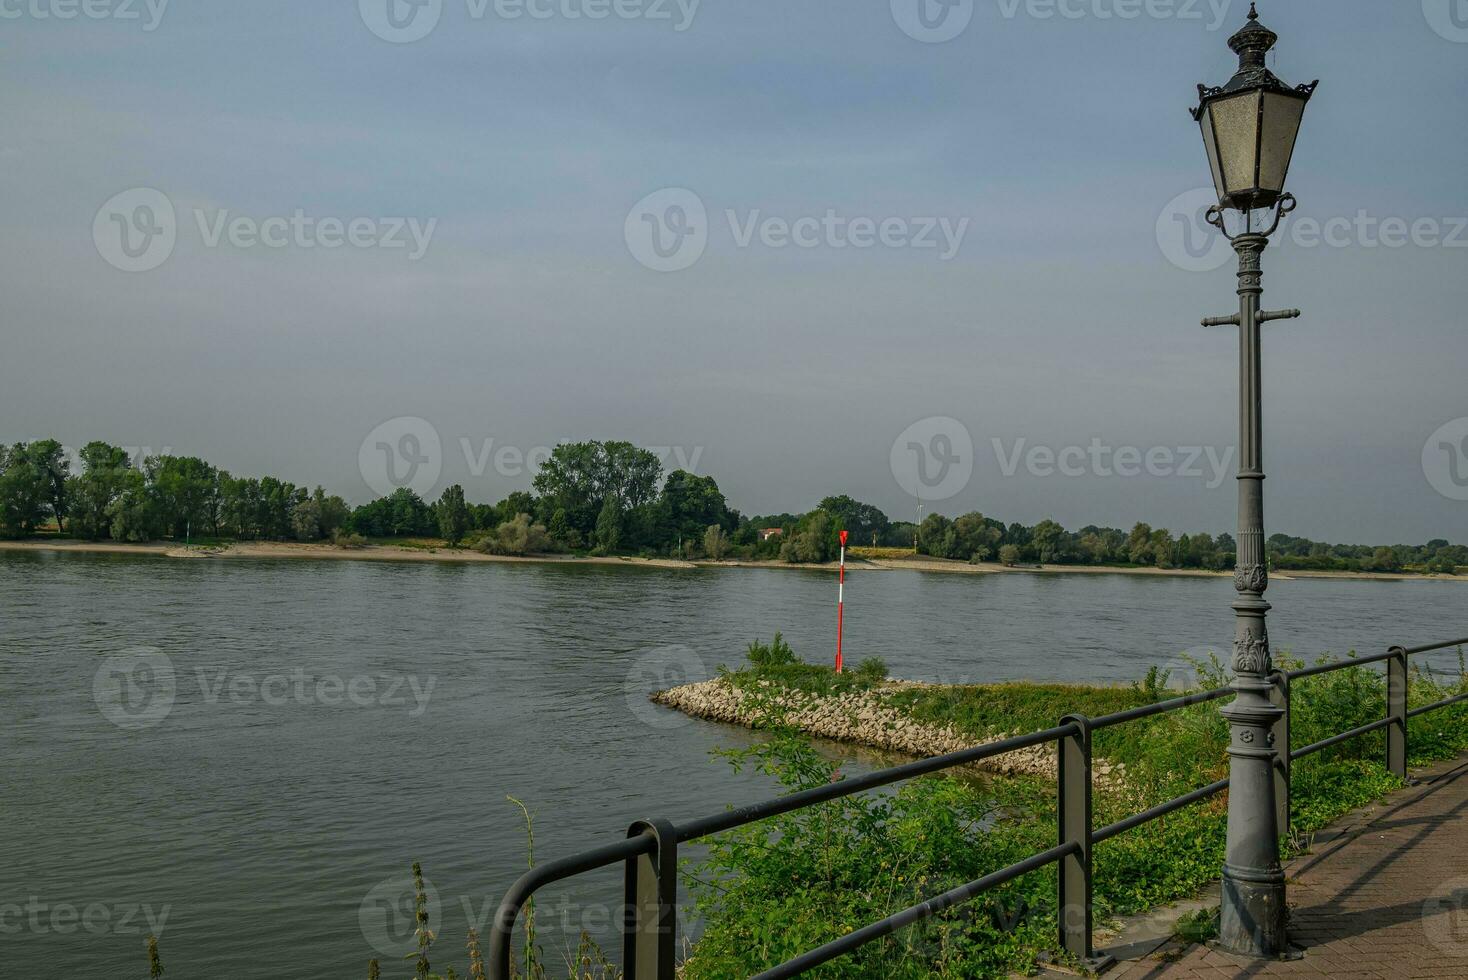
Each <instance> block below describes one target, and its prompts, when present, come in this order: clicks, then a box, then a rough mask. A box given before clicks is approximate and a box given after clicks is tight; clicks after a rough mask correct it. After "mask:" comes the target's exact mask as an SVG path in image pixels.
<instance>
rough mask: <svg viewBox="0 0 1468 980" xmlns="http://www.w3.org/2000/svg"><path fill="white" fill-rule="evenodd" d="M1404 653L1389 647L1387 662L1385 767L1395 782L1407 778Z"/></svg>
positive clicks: (1405, 652)
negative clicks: (1389, 652)
mask: <svg viewBox="0 0 1468 980" xmlns="http://www.w3.org/2000/svg"><path fill="white" fill-rule="evenodd" d="M1407 684H1408V680H1407V651H1406V650H1405V649H1404V648H1402V647H1392V648H1391V657H1390V658H1388V660H1387V662H1386V716H1387V718H1389V719H1390V720H1391V724H1390V725H1387V726H1386V767H1387V769H1389V770H1390V771H1391V773H1392V775H1394V776H1396V777H1397V778H1398V779H1406V778H1407Z"/></svg>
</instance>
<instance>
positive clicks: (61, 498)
mask: <svg viewBox="0 0 1468 980" xmlns="http://www.w3.org/2000/svg"><path fill="white" fill-rule="evenodd" d="M26 455H27V456H28V457H29V458H30V460H31V462H32V463H34V464H35V465H36V466H38V467H39V468H40V469H41V472H42V473H43V474H44V475H45V480H46V503H47V506H49V508H50V510H51V516H52V517H54V518H56V529H57V530H58V531H62V532H64V531H65V530H66V515H67V510H68V506H67V497H68V490H69V487H68V479H69V478H70V476H71V461H70V460H68V459H67V458H66V450H65V448H64V447H63V446H62V445H61V443H59V442H57V441H56V440H55V439H41V440H39V441H37V442H33V443H31V444H30V445H29V446H28V447H26Z"/></svg>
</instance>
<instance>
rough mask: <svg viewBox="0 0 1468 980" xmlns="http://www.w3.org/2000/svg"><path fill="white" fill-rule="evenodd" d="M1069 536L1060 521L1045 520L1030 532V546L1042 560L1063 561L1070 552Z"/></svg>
mask: <svg viewBox="0 0 1468 980" xmlns="http://www.w3.org/2000/svg"><path fill="white" fill-rule="evenodd" d="M1069 537H1070V535H1069V534H1067V533H1066V530H1065V528H1063V527H1061V526H1060V524H1059V523H1058V522H1056V521H1052V520H1048V519H1047V520H1043V521H1041V522H1040V523H1038V524H1036V525H1035V529H1034V531H1032V532H1031V533H1030V548H1031V549H1033V551H1034V552H1035V556H1036V557H1037V558H1039V559H1040V561H1042V562H1045V563H1053V562H1063V561H1064V560H1065V559H1066V556H1067V555H1068V553H1069V547H1068V545H1069V542H1068V541H1067V539H1068V538H1069Z"/></svg>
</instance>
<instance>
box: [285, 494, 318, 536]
mask: <svg viewBox="0 0 1468 980" xmlns="http://www.w3.org/2000/svg"><path fill="white" fill-rule="evenodd" d="M291 533H292V535H293V536H294V537H295V539H296V540H297V541H315V540H316V539H317V538H320V537H322V532H321V506H320V504H318V503H317V502H316V501H315V500H311V499H307V500H303V501H301V502H300V503H299V504H297V505H296V507H295V510H293V511H291Z"/></svg>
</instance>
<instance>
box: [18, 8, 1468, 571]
mask: <svg viewBox="0 0 1468 980" xmlns="http://www.w3.org/2000/svg"><path fill="white" fill-rule="evenodd" d="M87 2H88V4H89V6H86V7H82V6H80V5H79V0H77V2H72V0H0V93H3V94H0V199H3V201H4V202H5V228H6V234H5V235H4V236H3V239H0V296H3V308H0V309H3V320H0V332H3V337H0V339H3V345H0V439H3V440H5V441H15V440H23V439H33V438H40V437H46V436H52V437H55V438H57V439H60V440H62V441H63V442H65V443H67V444H69V445H80V444H82V443H84V442H86V441H87V440H90V439H94V438H100V439H105V440H108V441H111V442H114V443H117V444H121V445H126V446H131V447H147V448H148V449H151V450H152V451H154V452H161V451H163V450H165V449H168V450H171V451H173V452H175V453H179V454H197V455H201V456H205V457H206V458H208V459H210V460H212V461H213V462H215V463H217V464H219V465H221V466H223V467H226V468H228V469H229V470H231V471H232V472H234V473H236V474H240V475H244V474H255V475H261V474H267V473H268V474H273V475H278V476H281V477H284V478H288V479H291V480H294V481H295V482H297V483H309V484H316V483H322V484H325V485H326V486H327V488H328V489H330V490H333V491H335V492H339V493H341V494H343V495H344V496H346V497H347V498H348V499H350V500H353V501H355V502H362V501H365V500H367V499H370V498H371V497H372V496H373V495H374V487H377V486H381V485H382V481H383V477H382V473H381V469H382V467H384V466H385V465H386V461H387V455H386V454H383V455H381V456H379V453H381V450H379V449H378V447H377V443H379V442H382V443H384V444H385V445H387V446H389V447H392V450H393V451H396V450H403V451H404V452H405V453H406V454H407V455H408V456H410V457H413V458H417V459H419V460H420V461H422V465H421V466H420V467H419V471H418V472H417V473H416V474H415V476H414V478H415V479H417V480H419V481H420V482H422V481H423V480H425V479H426V478H427V475H432V476H433V479H432V481H431V483H432V488H431V490H430V492H436V491H437V490H440V489H442V487H443V486H446V485H447V484H449V483H452V482H461V483H463V484H464V486H465V488H466V490H467V492H468V495H469V496H470V498H471V499H475V500H494V499H498V498H500V497H502V496H503V495H504V494H505V493H507V492H508V491H510V490H513V489H520V488H524V487H527V486H528V484H529V475H528V469H527V468H526V467H525V466H524V465H523V464H521V463H519V462H518V460H520V458H521V457H523V456H526V455H529V456H531V457H533V456H534V454H535V452H536V450H537V447H544V446H549V445H554V444H555V442H557V441H561V440H568V439H580V438H602V439H612V438H624V439H629V440H632V441H634V442H637V443H639V444H642V445H648V446H655V447H668V449H669V451H668V458H669V462H670V463H671V464H673V465H677V464H678V463H679V462H680V459H681V461H683V462H686V463H687V464H689V465H690V466H691V467H692V468H694V469H695V470H697V471H698V472H700V473H705V474H710V475H713V476H714V477H716V478H717V479H718V481H719V484H720V486H721V487H722V488H723V489H724V491H725V493H726V494H727V495H728V497H729V499H730V502H731V503H732V504H733V505H734V506H737V507H739V508H740V509H742V510H743V511H744V512H745V513H767V512H771V511H779V510H804V509H808V508H810V507H812V506H813V505H814V504H815V503H816V501H817V500H818V499H819V498H820V497H821V496H823V495H826V494H828V493H842V492H844V493H849V494H851V495H853V496H855V497H858V498H860V499H864V500H868V501H870V502H872V503H875V504H877V505H879V506H881V507H882V508H883V509H885V510H886V511H887V512H888V513H889V514H891V515H893V516H894V517H905V516H908V515H912V514H915V513H916V508H917V503H918V501H917V498H916V497H915V496H914V494H913V492H912V491H913V490H914V489H916V490H917V491H918V493H919V494H920V495H922V496H925V497H927V498H928V499H927V501H926V503H925V504H924V506H925V507H926V508H927V509H929V510H932V509H937V510H940V511H944V512H946V513H949V514H950V515H954V514H958V513H961V512H964V511H968V510H974V509H979V510H982V511H984V512H985V513H987V514H990V515H993V516H997V517H1000V518H1002V519H1004V520H1006V521H1015V520H1019V521H1024V522H1026V523H1032V522H1034V521H1037V520H1040V519H1042V518H1045V517H1054V518H1056V519H1058V520H1060V521H1061V522H1062V523H1064V524H1066V525H1068V526H1071V527H1077V526H1080V525H1082V524H1086V523H1093V522H1094V523H1102V524H1111V525H1118V526H1130V524H1131V523H1132V522H1134V521H1137V520H1148V521H1151V522H1152V523H1154V524H1156V525H1159V526H1170V527H1172V528H1174V529H1175V530H1179V531H1183V530H1199V529H1206V530H1209V531H1214V532H1216V531H1221V530H1225V529H1231V528H1232V527H1233V525H1234V509H1235V491H1234V481H1233V480H1232V479H1231V469H1230V470H1229V472H1228V473H1226V474H1225V473H1223V472H1222V471H1221V470H1219V467H1220V466H1221V465H1225V464H1226V465H1227V466H1229V467H1231V466H1232V465H1233V462H1234V461H1233V459H1232V458H1231V457H1230V456H1229V453H1230V447H1231V446H1232V445H1233V444H1234V442H1235V440H1236V426H1237V409H1236V397H1237V396H1236V385H1237V336H1236V331H1234V330H1233V329H1232V328H1218V329H1214V330H1204V329H1202V328H1201V327H1199V326H1198V320H1199V319H1200V318H1201V317H1202V316H1206V315H1222V314H1228V313H1231V312H1233V311H1234V310H1235V309H1236V298H1235V295H1234V276H1233V265H1232V261H1233V260H1232V255H1231V253H1230V252H1228V250H1227V248H1226V246H1225V247H1224V249H1223V250H1222V251H1221V252H1220V251H1218V250H1217V249H1212V250H1210V249H1209V244H1210V243H1209V241H1208V239H1207V238H1206V237H1205V236H1204V233H1205V232H1207V231H1208V229H1206V227H1203V226H1201V225H1199V224H1198V222H1197V219H1196V215H1197V211H1198V209H1199V208H1200V207H1201V206H1202V204H1201V203H1200V201H1204V200H1206V198H1207V194H1206V192H1200V190H1199V189H1200V188H1202V187H1203V186H1204V185H1205V184H1206V183H1207V167H1206V163H1205V160H1204V156H1203V150H1202V145H1201V140H1200V138H1199V136H1198V132H1197V128H1196V126H1195V125H1194V124H1193V123H1192V121H1191V120H1190V118H1189V117H1188V115H1187V113H1186V110H1187V109H1188V108H1189V107H1190V106H1191V105H1193V104H1194V103H1195V101H1196V92H1195V88H1194V86H1195V84H1196V83H1197V82H1199V81H1208V82H1209V83H1211V84H1221V83H1222V82H1223V81H1225V80H1226V79H1227V78H1228V77H1229V75H1230V74H1231V73H1232V70H1233V67H1234V65H1235V64H1236V59H1235V58H1234V56H1233V55H1232V54H1230V52H1229V51H1228V50H1227V47H1226V44H1225V42H1226V39H1227V37H1228V35H1229V34H1230V33H1231V32H1232V31H1234V30H1236V29H1237V28H1238V27H1240V26H1242V24H1243V22H1244V18H1245V16H1246V13H1247V7H1248V5H1247V3H1242V2H1239V0H1233V2H1232V3H1228V2H1225V0H1211V2H1210V0H1058V3H1057V2H1055V0H956V5H955V6H953V7H951V8H944V7H942V6H940V5H939V3H938V0H925V2H926V3H927V4H928V6H927V7H926V8H925V9H924V10H922V11H919V10H918V9H917V2H918V0H892V3H891V4H890V5H889V3H888V2H885V0H882V2H867V3H853V2H850V0H782V2H767V0H737V2H731V0H703V2H702V3H698V4H693V3H692V0H683V2H682V4H681V5H680V3H679V2H677V0H616V2H615V3H614V2H613V0H523V2H521V0H489V2H488V4H487V5H485V4H481V3H480V2H479V0H422V2H423V4H424V5H423V6H421V7H413V6H411V5H410V4H409V3H407V2H406V0H392V2H393V3H394V4H395V7H394V9H393V11H392V14H393V16H392V17H389V16H388V13H389V11H388V9H387V3H388V2H389V0H361V3H358V2H357V0H322V2H312V3H301V2H284V0H281V2H274V0H250V2H240V0H236V2H224V0H192V2H189V3H175V4H171V5H167V6H163V7H160V6H159V3H160V0H152V6H151V7H150V6H149V5H148V3H146V2H145V0H87ZM1450 2H1451V3H1456V2H1457V0H1398V2H1393V3H1375V2H1366V0H1351V2H1349V3H1329V4H1327V3H1323V2H1292V3H1284V2H1282V0H1274V2H1268V3H1264V4H1261V17H1262V19H1263V21H1264V22H1265V23H1266V24H1267V25H1269V26H1270V27H1271V28H1273V29H1274V30H1275V31H1277V32H1278V33H1279V34H1280V35H1281V37H1282V41H1281V43H1280V45H1279V46H1278V48H1277V49H1276V59H1275V61H1274V63H1273V67H1274V68H1275V70H1276V71H1277V72H1278V73H1279V74H1280V75H1282V76H1283V77H1285V78H1286V79H1287V80H1289V81H1290V82H1292V83H1293V82H1300V81H1309V80H1311V79H1315V78H1320V79H1322V84H1321V87H1320V90H1319V92H1318V93H1317V95H1316V96H1315V99H1314V101H1313V102H1312V103H1311V105H1310V107H1309V110H1308V112H1307V115H1306V120H1305V126H1304V130H1303V133H1302V136H1301V140H1300V144H1299V148H1298V152H1297V154H1296V157H1295V161H1294V166H1293V169H1292V171H1291V175H1290V189H1291V190H1292V191H1294V192H1295V193H1296V194H1297V195H1298V197H1299V198H1300V207H1299V210H1298V211H1297V212H1296V214H1295V215H1294V216H1293V218H1292V219H1291V221H1292V223H1291V224H1290V225H1287V227H1286V228H1285V229H1284V231H1283V232H1282V233H1281V234H1280V235H1279V236H1278V237H1277V241H1276V244H1275V246H1274V247H1272V248H1271V249H1270V251H1269V252H1268V253H1267V254H1266V256H1265V263H1266V265H1265V289H1266V293H1265V300H1264V302H1265V305H1266V306H1267V307H1269V308H1280V307H1296V306H1298V307H1301V308H1303V309H1304V311H1305V315H1304V317H1303V318H1302V319H1300V320H1296V321H1286V322H1280V323H1273V324H1270V325H1268V326H1267V327H1266V328H1265V329H1266V335H1267V336H1266V341H1265V356H1266V363H1265V395H1266V406H1265V407H1266V455H1265V463H1266V469H1267V471H1268V473H1269V476H1270V479H1269V482H1268V484H1267V485H1266V494H1267V498H1266V499H1267V507H1268V512H1267V525H1268V529H1269V530H1270V531H1271V532H1274V531H1285V532H1288V533H1292V534H1300V535H1307V536H1311V537H1317V538H1327V539H1331V540H1339V541H1351V542H1364V543H1385V542H1398V541H1403V542H1414V543H1420V542H1422V541H1425V540H1427V539H1428V538H1432V537H1446V538H1450V539H1453V540H1455V541H1458V542H1465V541H1468V502H1464V501H1462V500H1459V499H1454V498H1455V497H1468V455H1464V451H1468V442H1462V441H1461V440H1464V439H1468V421H1463V419H1464V418H1465V417H1468V389H1465V385H1464V380H1463V371H1464V366H1465V364H1468V333H1465V329H1464V322H1463V311H1464V309H1465V302H1468V275H1465V272H1468V184H1465V181H1464V179H1463V175H1464V172H1465V164H1468V159H1465V155H1468V153H1465V151H1468V129H1465V127H1464V125H1463V119H1464V116H1465V109H1468V3H1463V4H1459V5H1458V6H1459V7H1460V8H1462V9H1457V10H1454V9H1452V7H1451V6H1450ZM72 13H74V14H75V15H76V16H73V17H63V16H61V15H66V14H72ZM532 13H534V14H535V16H532ZM920 14H921V15H923V16H920ZM600 15H604V16H600ZM1133 15H1135V16H1133ZM419 35H422V36H419ZM415 38H416V39H415ZM1200 193H1201V198H1200ZM650 195H651V197H650ZM1358 216H1359V220H1358ZM237 219H246V220H243V221H240V220H237ZM272 219H274V220H272ZM356 219H362V220H356ZM800 219H815V220H807V221H804V222H802V221H801V220H800ZM1333 219H1334V220H1333ZM1384 222H1385V223H1384ZM349 232H350V234H349ZM654 232H656V234H657V241H656V242H654V241H653V237H652V236H653V234H654ZM794 239H798V240H799V242H798V243H797V242H796V241H794ZM1404 239H1405V240H1404ZM333 246H334V247H333ZM669 270H670V271H669ZM402 419H409V420H413V419H421V420H423V423H426V427H425V425H424V424H423V423H420V422H416V421H406V422H405V421H401V420H402ZM393 420H399V421H393ZM948 420H952V421H948ZM1455 420H1458V421H1456V422H1455ZM384 423H386V424H385V425H384ZM1445 425H1446V426H1447V427H1446V428H1442V427H1444V426H1445ZM374 430H376V431H375V432H374ZM405 435H406V436H408V437H410V438H409V439H408V440H407V441H405V440H404V438H403V437H404V436H405ZM435 439H436V441H437V443H438V449H437V451H436V452H435V451H434V449H433V445H432V443H433V442H434V441H435ZM965 439H967V440H968V442H970V443H971V444H972V450H971V451H969V449H968V448H967V446H965V445H964V442H965ZM490 440H492V442H490ZM912 443H915V444H917V445H918V446H920V447H921V449H922V451H923V453H924V454H925V456H926V457H927V458H925V459H923V460H919V459H918V453H917V452H915V451H914V450H912V449H910V448H909V444H912ZM1445 443H1446V444H1447V445H1449V446H1451V447H1452V452H1451V453H1450V452H1449V451H1448V449H1446V448H1443V446H1444V444H1445ZM486 447H488V448H487V450H486ZM1067 447H1074V448H1072V449H1071V450H1070V451H1069V452H1066V449H1067ZM1189 447H1200V448H1201V447H1207V449H1208V450H1211V453H1212V455H1211V456H1210V453H1209V452H1208V451H1204V452H1202V453H1201V455H1199V456H1198V457H1197V459H1196V461H1190V457H1192V456H1194V455H1195V451H1194V450H1192V449H1190V448H1189ZM466 449H467V452H466ZM1118 450H1120V451H1121V452H1120V455H1119V456H1118V453H1117V451H1118ZM1133 451H1135V452H1133ZM1149 452H1150V453H1151V457H1150V462H1148V456H1147V454H1148V453H1149ZM415 454H416V455H415ZM1048 454H1054V455H1055V457H1056V459H1055V460H1052V461H1050V462H1047V460H1049V459H1050V456H1049V455H1048ZM1139 458H1140V459H1141V460H1143V461H1142V462H1141V463H1140V464H1137V463H1136V462H1135V461H1136V460H1137V459H1139ZM399 462H400V463H401V461H399ZM920 463H921V464H922V465H924V466H925V467H926V469H925V470H924V472H925V474H926V475H927V476H928V480H927V482H926V483H923V482H922V481H916V482H915V480H914V477H913V473H914V472H915V471H916V467H917V466H918V465H919V464H920ZM402 465H403V466H404V467H406V465H407V464H406V463H402ZM434 470H436V471H437V473H433V471H434ZM397 472H398V474H399V475H400V478H406V474H407V473H408V470H407V469H406V468H404V469H402V470H399V471H397ZM1127 474H1134V475H1127ZM1225 477H1227V478H1225Z"/></svg>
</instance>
